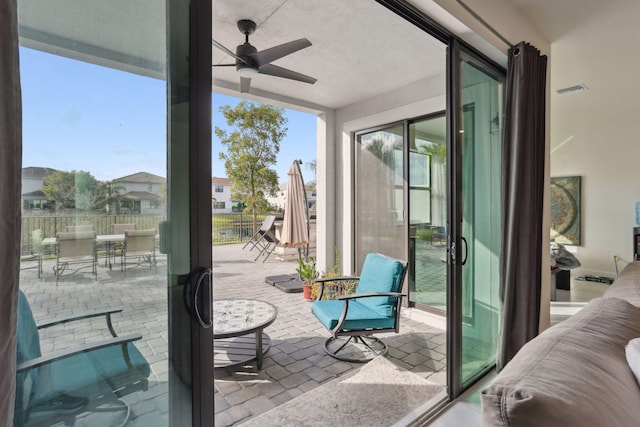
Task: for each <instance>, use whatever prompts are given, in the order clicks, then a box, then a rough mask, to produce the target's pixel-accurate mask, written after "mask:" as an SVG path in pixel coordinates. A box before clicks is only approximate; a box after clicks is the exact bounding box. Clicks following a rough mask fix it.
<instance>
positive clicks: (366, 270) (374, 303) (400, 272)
mask: <svg viewBox="0 0 640 427" xmlns="http://www.w3.org/2000/svg"><path fill="white" fill-rule="evenodd" d="M403 276H404V265H403V264H402V263H401V262H400V261H398V260H395V259H392V258H388V257H386V256H384V255H380V254H376V253H371V254H368V255H367V256H366V258H365V259H364V264H363V265H362V272H361V273H360V283H359V284H358V288H357V289H356V293H357V294H363V293H368V292H399V291H400V287H401V286H402V279H403ZM395 301H396V299H395V298H389V297H372V298H362V299H359V300H358V302H360V304H363V305H366V306H367V307H369V308H371V309H373V310H375V311H377V312H379V313H380V314H381V315H383V316H392V315H393V307H394V306H395Z"/></svg>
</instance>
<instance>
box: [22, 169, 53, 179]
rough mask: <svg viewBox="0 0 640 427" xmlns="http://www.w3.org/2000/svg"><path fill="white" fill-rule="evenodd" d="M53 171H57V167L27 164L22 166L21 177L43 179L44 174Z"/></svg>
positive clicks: (46, 174) (49, 173)
mask: <svg viewBox="0 0 640 427" xmlns="http://www.w3.org/2000/svg"><path fill="white" fill-rule="evenodd" d="M54 172H58V170H57V169H52V168H42V167H39V166H29V167H26V168H22V179H25V178H27V179H28V178H32V179H44V178H45V177H46V176H48V175H51V174H52V173H54Z"/></svg>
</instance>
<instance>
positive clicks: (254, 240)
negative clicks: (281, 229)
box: [242, 215, 276, 252]
mask: <svg viewBox="0 0 640 427" xmlns="http://www.w3.org/2000/svg"><path fill="white" fill-rule="evenodd" d="M275 220H276V216H275V215H267V216H266V217H265V218H264V221H262V225H261V226H260V228H259V229H258V231H256V232H255V234H254V235H253V236H251V238H250V239H249V240H248V241H247V243H245V244H244V246H242V249H244V248H246V247H247V246H249V245H251V247H250V248H249V251H252V250H253V249H255V248H256V247H257V248H258V249H259V250H260V251H261V252H262V251H263V250H264V248H265V246H266V244H267V241H266V239H265V237H264V235H265V234H266V233H268V232H269V231H270V230H271V229H272V228H273V223H274V222H275Z"/></svg>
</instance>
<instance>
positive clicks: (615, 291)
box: [603, 261, 640, 307]
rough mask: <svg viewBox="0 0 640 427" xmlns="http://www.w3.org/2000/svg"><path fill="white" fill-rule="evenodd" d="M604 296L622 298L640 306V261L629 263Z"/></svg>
mask: <svg viewBox="0 0 640 427" xmlns="http://www.w3.org/2000/svg"><path fill="white" fill-rule="evenodd" d="M603 296H604V297H614V298H622V299H624V300H627V301H629V302H630V303H631V304H633V305H635V306H637V307H640V261H634V262H630V263H629V264H627V265H626V266H625V267H624V269H622V271H621V272H620V274H619V275H618V277H616V280H615V281H614V282H613V284H612V285H611V286H609V287H608V288H607V290H606V291H605V293H604V295H603Z"/></svg>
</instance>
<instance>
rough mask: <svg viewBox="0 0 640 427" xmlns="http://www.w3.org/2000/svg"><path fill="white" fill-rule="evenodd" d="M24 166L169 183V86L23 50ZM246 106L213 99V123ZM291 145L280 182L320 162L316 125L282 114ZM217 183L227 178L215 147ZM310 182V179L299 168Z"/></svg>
mask: <svg viewBox="0 0 640 427" xmlns="http://www.w3.org/2000/svg"><path fill="white" fill-rule="evenodd" d="M20 71H21V80H22V104H23V105H22V109H23V112H22V120H23V135H22V137H23V163H22V165H23V167H27V166H42V167H50V168H54V169H60V170H66V171H70V170H74V169H75V170H85V171H88V172H90V173H91V174H92V175H93V176H94V177H96V178H97V179H99V180H102V181H104V180H110V179H114V178H118V177H121V176H125V175H129V174H132V173H136V172H142V171H144V172H151V173H153V174H156V175H160V176H166V145H165V144H166V130H165V129H166V108H165V102H166V101H165V93H166V89H165V82H164V81H161V80H156V79H151V78H147V77H142V76H138V75H135V74H130V73H125V72H121V71H116V70H112V69H109V68H105V67H100V66H97V65H92V64H87V63H84V62H79V61H74V60H70V59H66V58H62V57H59V56H55V55H50V54H47V53H43V52H39V51H35V50H31V49H27V48H20ZM240 101H241V100H240V99H238V98H234V97H231V96H226V95H220V94H214V95H213V124H214V126H220V127H226V123H225V122H224V118H223V117H222V114H220V112H219V107H220V106H221V105H232V106H235V105H236V104H237V103H238V102H240ZM285 116H286V117H287V119H288V124H287V127H288V128H289V131H288V132H287V136H286V138H285V139H284V140H283V141H282V142H281V144H280V153H279V155H278V164H277V166H276V167H275V169H276V171H277V172H278V175H279V177H280V182H286V180H287V170H288V169H289V166H290V165H291V163H292V162H293V160H294V159H297V158H301V159H302V160H303V162H305V163H306V162H310V161H312V160H314V159H315V156H316V151H315V147H316V118H315V116H313V115H310V114H306V113H301V112H297V111H293V110H285ZM212 144H213V145H212V151H213V156H212V157H213V158H212V162H213V172H212V174H213V175H214V176H225V175H226V173H225V171H224V166H223V164H222V162H221V161H220V160H218V157H219V156H218V153H219V152H220V151H221V150H222V148H223V147H222V145H221V144H220V143H219V141H218V140H217V138H216V137H215V135H214V136H213V142H212ZM302 172H303V174H304V175H305V181H310V180H312V179H313V177H312V175H311V171H309V170H308V169H307V168H306V167H303V168H302Z"/></svg>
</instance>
